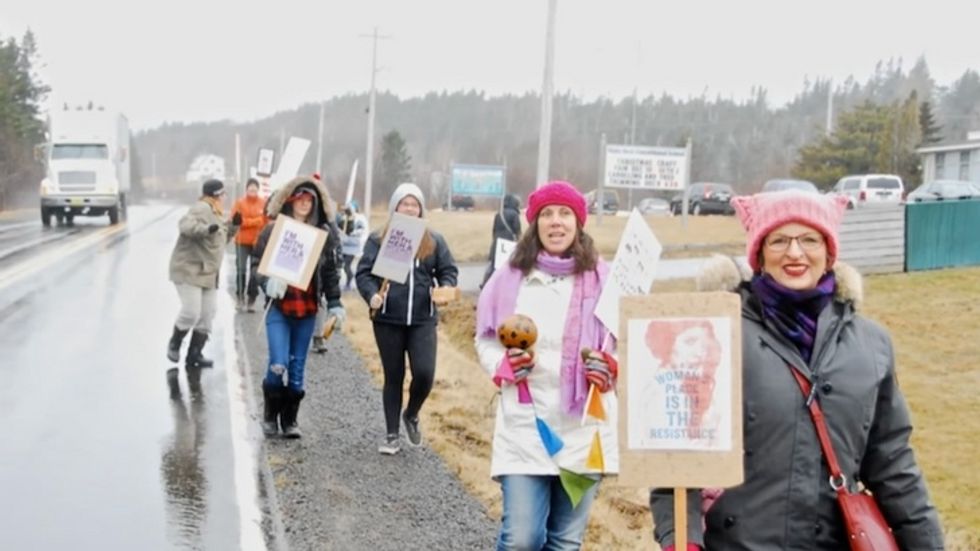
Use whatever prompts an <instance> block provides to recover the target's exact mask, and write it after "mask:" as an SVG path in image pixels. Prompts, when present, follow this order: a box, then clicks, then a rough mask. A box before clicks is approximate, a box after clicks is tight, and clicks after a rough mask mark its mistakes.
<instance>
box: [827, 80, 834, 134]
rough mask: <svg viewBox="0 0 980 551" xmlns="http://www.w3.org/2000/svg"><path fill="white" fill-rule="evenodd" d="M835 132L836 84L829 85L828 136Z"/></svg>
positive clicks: (831, 82) (829, 83)
mask: <svg viewBox="0 0 980 551" xmlns="http://www.w3.org/2000/svg"><path fill="white" fill-rule="evenodd" d="M833 132H834V84H833V81H830V82H828V83H827V136H830V135H831V134H832V133H833Z"/></svg>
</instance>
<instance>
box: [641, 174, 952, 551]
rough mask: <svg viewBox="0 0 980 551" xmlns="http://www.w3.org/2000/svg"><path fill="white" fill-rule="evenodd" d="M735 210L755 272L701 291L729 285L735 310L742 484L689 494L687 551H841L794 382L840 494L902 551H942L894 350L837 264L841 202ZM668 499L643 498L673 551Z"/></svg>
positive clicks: (820, 460) (740, 204) (713, 268)
mask: <svg viewBox="0 0 980 551" xmlns="http://www.w3.org/2000/svg"><path fill="white" fill-rule="evenodd" d="M732 204H733V206H734V207H735V210H736V213H737V214H738V215H739V218H740V219H741V221H742V224H743V225H744V226H745V229H746V231H747V234H748V238H747V242H748V243H747V249H748V250H747V258H748V261H749V264H750V265H751V267H752V269H753V272H754V273H753V274H752V276H751V279H749V280H748V281H739V280H740V279H741V278H740V274H739V270H738V268H737V267H736V266H735V264H734V263H733V262H732V261H731V260H730V259H728V258H724V257H718V258H716V260H715V261H713V262H711V263H709V264H708V265H706V267H705V268H704V269H703V273H702V277H701V278H700V279H699V285H698V286H699V288H700V289H702V290H719V288H721V287H726V288H730V287H731V286H732V285H737V291H736V292H738V293H739V295H740V296H741V298H742V369H743V373H742V379H743V389H742V392H743V418H744V423H743V431H744V433H743V438H744V447H745V448H744V453H745V455H744V468H745V480H744V482H743V483H742V484H741V485H739V486H736V487H734V488H728V489H726V490H723V491H722V490H705V491H702V492H697V491H693V490H692V491H690V492H689V494H688V500H689V503H688V519H687V526H688V534H687V537H688V541H689V542H690V543H689V544H688V549H692V548H703V549H707V550H715V549H726V550H745V551H748V550H752V551H776V550H785V549H799V550H803V549H806V550H817V551H820V550H827V551H830V550H835V551H836V550H841V549H847V548H848V547H849V543H848V538H847V535H846V533H845V527H844V522H843V518H842V515H841V512H840V509H839V506H838V504H837V500H836V492H835V489H834V488H833V487H832V485H831V484H832V481H831V477H830V472H829V469H828V466H827V463H826V461H825V460H824V457H823V454H822V452H821V448H820V443H819V440H818V438H817V433H816V430H815V428H814V425H813V420H812V418H811V417H810V414H809V411H808V409H807V407H806V402H807V396H804V395H803V392H802V390H801V387H800V386H799V384H798V383H797V381H796V379H795V377H794V375H793V372H792V371H791V370H796V371H797V372H798V373H799V374H802V376H803V377H805V378H806V379H807V380H808V381H809V382H810V384H811V385H812V387H813V389H814V391H813V393H812V397H813V399H815V400H817V401H818V404H819V407H820V409H821V410H822V411H823V412H824V414H825V417H826V424H827V427H828V431H829V433H830V439H831V442H832V447H833V449H834V452H835V454H836V456H837V459H838V462H839V463H840V465H841V468H842V470H843V474H844V477H845V480H844V481H843V483H844V484H845V485H846V486H847V487H848V488H849V489H850V490H851V491H857V490H858V489H859V488H860V487H864V488H867V489H868V490H869V491H870V492H871V493H872V494H873V495H874V498H875V501H876V502H877V504H878V506H879V507H880V509H881V512H882V514H883V516H884V518H885V520H886V521H887V523H888V525H889V526H890V527H891V529H892V531H893V533H894V536H895V539H896V541H897V543H898V545H899V548H900V549H903V550H923V551H925V550H939V549H943V546H944V543H943V535H942V528H941V526H940V522H939V516H938V513H937V512H936V509H935V507H934V505H933V503H932V501H931V499H930V498H929V492H928V489H927V487H926V482H925V478H924V477H923V474H922V471H921V470H920V469H919V466H918V464H917V463H916V460H915V455H914V453H913V450H912V447H911V445H910V443H909V437H910V435H911V433H912V420H911V418H910V415H909V409H908V405H907V404H906V402H905V398H904V397H903V395H902V391H901V389H900V388H899V386H898V380H897V378H896V368H895V353H894V349H893V347H892V342H891V338H890V337H889V335H888V332H887V331H886V330H885V329H884V328H882V327H881V326H880V325H878V324H876V323H874V322H873V321H871V320H869V319H867V318H865V317H863V316H862V315H860V314H859V313H858V312H857V305H858V303H859V301H860V298H861V294H862V290H861V278H860V276H859V275H858V274H857V272H856V271H854V270H853V269H852V268H850V267H848V266H846V265H845V264H842V263H840V262H835V260H836V257H837V251H838V238H837V232H838V227H839V224H840V220H841V217H842V215H843V212H844V209H846V201H841V200H840V199H839V198H838V197H835V196H823V195H818V194H812V193H804V192H795V191H786V192H776V193H766V194H759V195H756V196H746V197H738V198H735V199H733V200H732ZM840 482H841V481H836V483H838V484H839V483H840ZM673 501H674V499H673V491H672V490H669V489H656V490H654V491H652V492H651V496H650V508H651V510H652V512H653V518H654V524H655V529H654V537H655V538H656V539H657V541H658V542H659V543H660V545H661V546H662V547H664V549H668V550H669V549H671V548H672V547H673V544H674V537H675V534H674V517H673ZM702 512H704V517H703V521H704V522H703V524H702V518H701V513H702Z"/></svg>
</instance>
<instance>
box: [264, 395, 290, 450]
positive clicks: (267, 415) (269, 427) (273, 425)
mask: <svg viewBox="0 0 980 551" xmlns="http://www.w3.org/2000/svg"><path fill="white" fill-rule="evenodd" d="M284 392H285V389H283V387H281V386H268V385H266V384H265V383H262V398H263V401H264V403H263V405H262V434H264V435H265V436H266V438H272V437H274V436H276V435H278V434H279V416H280V415H281V414H282V407H283V393H284Z"/></svg>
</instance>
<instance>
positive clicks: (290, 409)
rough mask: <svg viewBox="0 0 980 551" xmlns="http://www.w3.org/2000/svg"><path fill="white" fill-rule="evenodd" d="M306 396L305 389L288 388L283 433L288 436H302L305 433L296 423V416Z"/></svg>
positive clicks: (283, 416)
mask: <svg viewBox="0 0 980 551" xmlns="http://www.w3.org/2000/svg"><path fill="white" fill-rule="evenodd" d="M304 396H306V391H305V390H293V389H291V388H290V389H286V397H285V399H284V405H283V408H282V417H281V419H282V435H283V436H284V437H286V438H301V437H302V436H303V433H302V432H300V430H299V425H297V424H296V416H297V415H298V414H299V403H300V402H302V401H303V397H304Z"/></svg>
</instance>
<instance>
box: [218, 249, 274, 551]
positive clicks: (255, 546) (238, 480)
mask: <svg viewBox="0 0 980 551" xmlns="http://www.w3.org/2000/svg"><path fill="white" fill-rule="evenodd" d="M226 260H227V259H226ZM224 267H225V268H226V269H227V268H229V267H230V268H231V269H232V270H234V269H235V267H234V265H232V264H231V263H230V261H226V262H225V266H224ZM217 317H218V318H219V320H220V322H221V327H222V328H223V331H222V336H223V338H222V342H221V344H222V346H223V348H224V357H225V372H226V373H227V376H226V380H227V383H228V408H229V410H230V411H229V413H230V415H231V444H232V445H231V447H232V454H231V455H232V462H233V471H232V472H233V473H234V480H235V484H234V489H235V502H236V503H237V504H238V521H239V524H238V525H239V538H240V539H239V543H240V545H241V547H240V549H242V550H243V551H252V550H255V551H266V544H265V537H264V535H263V532H262V510H261V509H260V507H259V492H258V472H259V471H258V462H257V456H258V453H259V448H258V445H257V443H256V438H255V437H254V436H252V435H250V434H249V427H250V424H249V423H248V422H247V421H248V419H249V416H248V407H247V406H248V400H249V398H250V396H251V394H250V390H249V385H248V381H246V380H245V377H246V376H247V374H243V373H242V371H241V370H242V369H243V365H244V364H243V363H242V362H240V361H239V360H238V350H237V348H236V345H235V304H234V302H233V301H232V299H231V296H230V295H229V294H228V293H226V292H224V291H222V290H221V289H219V290H218V316H217Z"/></svg>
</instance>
